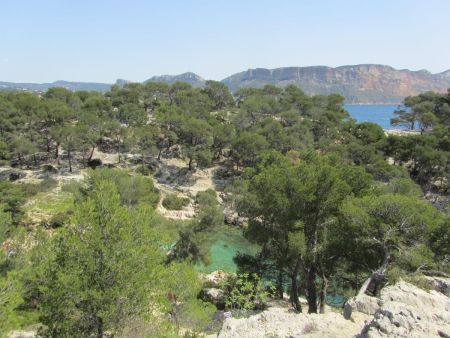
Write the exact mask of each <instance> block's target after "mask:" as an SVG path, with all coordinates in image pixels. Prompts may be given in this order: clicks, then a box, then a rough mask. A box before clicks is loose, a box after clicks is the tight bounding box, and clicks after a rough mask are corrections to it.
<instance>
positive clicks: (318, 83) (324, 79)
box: [222, 64, 450, 103]
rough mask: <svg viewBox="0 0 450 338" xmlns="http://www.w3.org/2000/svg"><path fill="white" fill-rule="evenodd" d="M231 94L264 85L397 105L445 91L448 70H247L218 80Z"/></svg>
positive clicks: (449, 84) (351, 100) (381, 67)
mask: <svg viewBox="0 0 450 338" xmlns="http://www.w3.org/2000/svg"><path fill="white" fill-rule="evenodd" d="M222 82H223V83H225V84H226V85H227V86H228V87H229V88H230V90H231V91H235V90H237V89H239V88H243V87H262V86H264V85H266V84H273V85H276V86H281V87H285V86H287V85H290V84H294V85H297V86H299V87H300V88H301V89H302V90H303V91H305V92H306V93H308V94H330V93H338V94H341V95H342V96H344V97H345V99H346V102H347V103H399V102H401V101H402V100H403V98H404V97H406V96H410V95H417V94H418V93H421V92H425V91H429V90H433V91H437V92H444V91H447V88H449V87H450V70H448V71H446V72H442V73H439V74H432V73H430V72H428V71H426V70H419V71H410V70H407V69H401V70H398V69H395V68H392V67H390V66H384V65H373V64H366V65H354V66H341V67H336V68H331V67H326V66H314V67H285V68H276V69H265V68H257V69H249V70H247V71H244V72H241V73H237V74H234V75H231V76H229V77H227V78H226V79H224V80H222Z"/></svg>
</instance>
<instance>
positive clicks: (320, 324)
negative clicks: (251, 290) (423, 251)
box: [219, 281, 450, 338]
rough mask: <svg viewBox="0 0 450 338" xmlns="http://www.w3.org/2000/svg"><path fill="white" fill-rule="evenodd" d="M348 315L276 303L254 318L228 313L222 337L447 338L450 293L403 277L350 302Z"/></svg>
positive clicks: (449, 319) (220, 335)
mask: <svg viewBox="0 0 450 338" xmlns="http://www.w3.org/2000/svg"><path fill="white" fill-rule="evenodd" d="M349 303H350V304H351V305H350V306H351V307H352V309H353V311H352V314H351V319H350V320H346V319H345V318H344V316H343V315H342V314H340V313H337V312H332V311H329V312H327V313H325V314H303V313H302V314H296V313H293V312H292V311H291V310H290V309H288V308H283V307H277V306H273V307H270V308H269V309H267V310H266V311H264V312H262V313H260V314H257V315H255V316H251V317H249V318H239V319H237V318H227V319H226V320H225V322H224V324H223V327H222V330H221V332H220V333H219V338H237V337H239V338H256V337H293V338H296V337H322V338H324V337H358V338H379V337H448V336H449V335H450V298H449V297H448V294H447V295H446V294H444V293H441V292H438V291H425V290H422V289H420V288H418V287H416V286H414V285H412V284H409V283H406V282H403V281H400V282H398V283H397V284H395V285H392V286H387V287H386V288H384V289H383V290H382V292H381V297H380V298H373V297H369V296H364V297H363V298H361V297H360V298H358V297H355V298H354V299H351V300H350V301H349Z"/></svg>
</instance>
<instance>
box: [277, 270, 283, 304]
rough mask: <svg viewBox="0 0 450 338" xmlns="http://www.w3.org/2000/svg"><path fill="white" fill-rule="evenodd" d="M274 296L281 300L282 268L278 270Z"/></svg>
mask: <svg viewBox="0 0 450 338" xmlns="http://www.w3.org/2000/svg"><path fill="white" fill-rule="evenodd" d="M276 294H277V297H278V298H279V299H283V268H281V267H280V268H279V269H278V276H277V285H276Z"/></svg>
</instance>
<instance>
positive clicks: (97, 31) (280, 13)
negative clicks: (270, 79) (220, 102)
mask: <svg viewBox="0 0 450 338" xmlns="http://www.w3.org/2000/svg"><path fill="white" fill-rule="evenodd" d="M449 13H450V1H448V0H426V1H424V0H421V1H418V0H417V1H416V0H390V1H388V0H376V1H375V0H373V1H372V0H359V1H357V0H310V1H303V0H297V1H294V0H284V1H283V0H241V1H238V0H228V1H225V0H223V1H222V0H210V1H206V0H204V1H201V0H198V1H196V0H190V1H188V0H184V1H183V0H166V1H163V0H160V1H150V0H148V1H143V0H142V1H139V0H122V1H116V0H108V1H106V0H71V1H69V0H28V1H25V0H0V81H15V82H47V81H54V80H59V79H64V80H71V81H97V82H113V81H115V80H116V79H117V78H125V79H128V80H133V81H142V80H145V79H147V78H149V77H151V76H152V75H159V74H178V73H182V72H186V71H193V72H195V73H198V74H199V75H201V76H203V77H205V78H208V79H215V80H220V79H222V78H224V77H225V76H227V75H231V74H233V73H236V72H239V71H242V70H246V69H248V68H256V67H267V68H275V67H282V66H310V65H328V66H339V65H346V64H358V63H381V64H389V65H392V66H394V67H396V68H409V69H413V70H419V69H428V70H430V71H432V72H441V71H444V70H447V69H449V68H450V21H449Z"/></svg>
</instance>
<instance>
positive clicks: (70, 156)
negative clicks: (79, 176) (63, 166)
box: [67, 148, 72, 172]
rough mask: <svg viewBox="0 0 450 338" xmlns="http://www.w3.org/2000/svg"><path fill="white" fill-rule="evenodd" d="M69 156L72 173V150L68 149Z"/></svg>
mask: <svg viewBox="0 0 450 338" xmlns="http://www.w3.org/2000/svg"><path fill="white" fill-rule="evenodd" d="M67 156H68V157H69V171H70V172H72V154H71V153H70V148H67Z"/></svg>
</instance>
